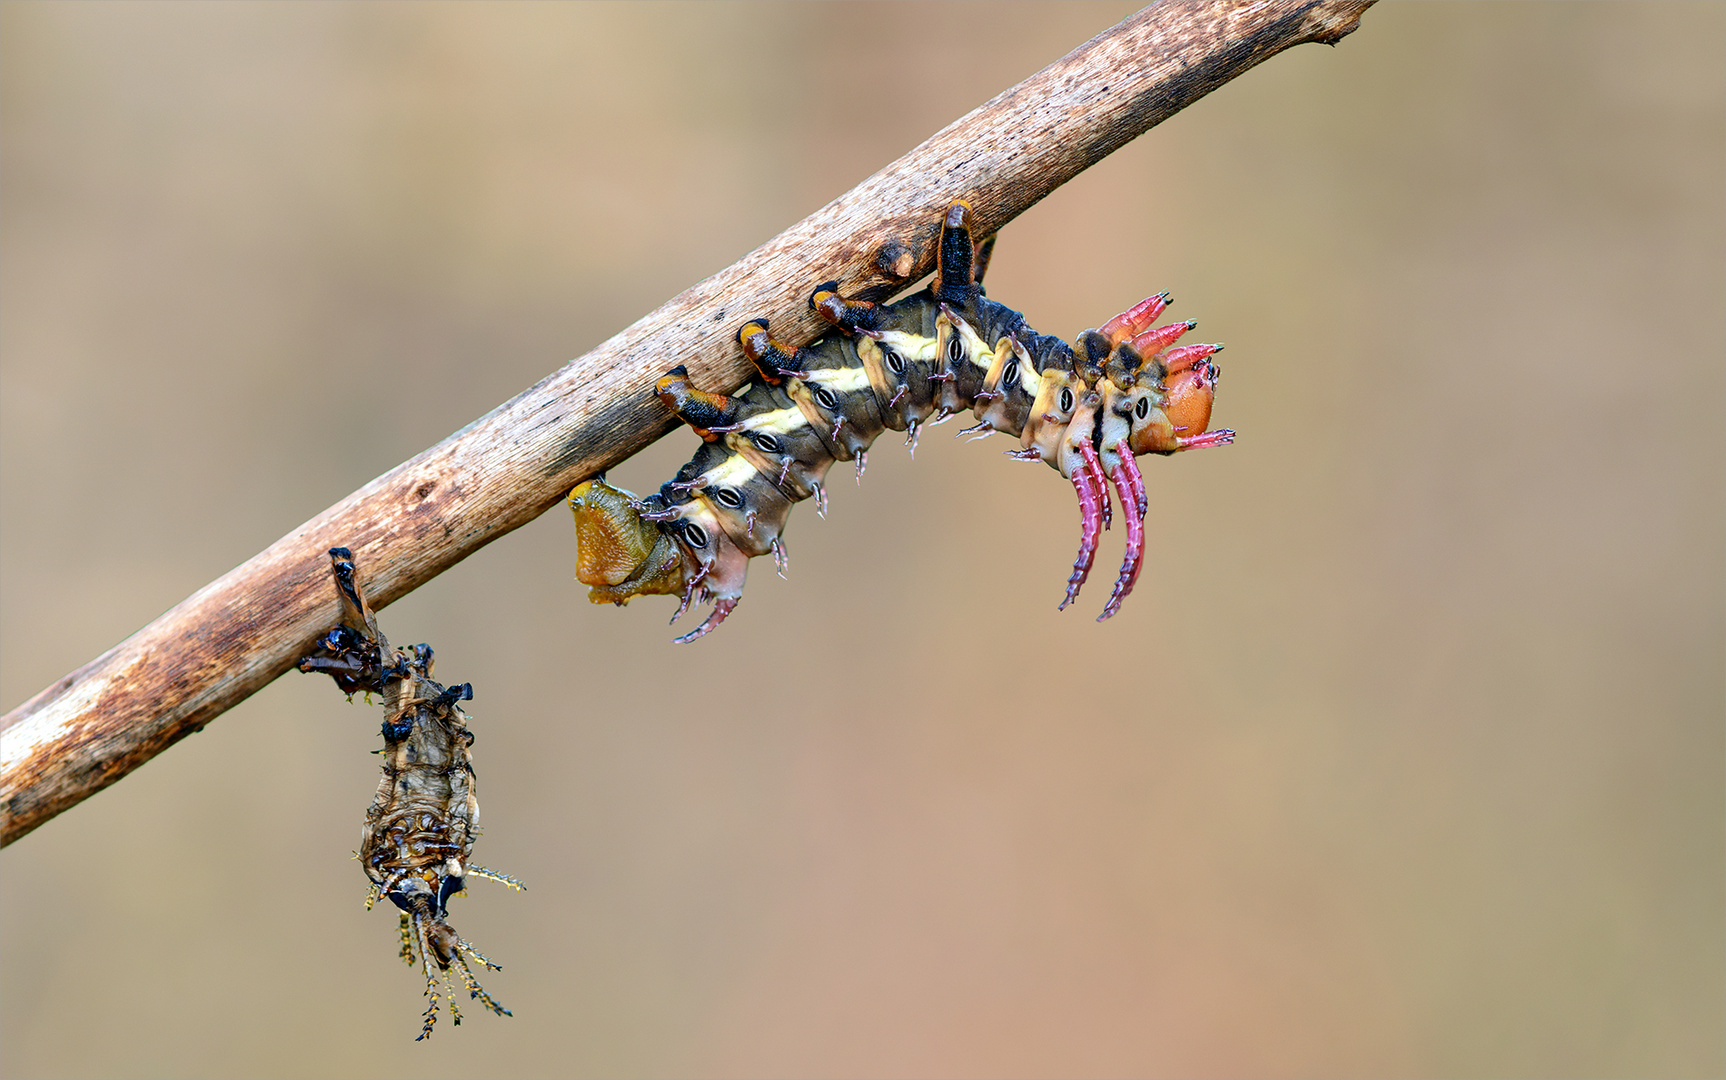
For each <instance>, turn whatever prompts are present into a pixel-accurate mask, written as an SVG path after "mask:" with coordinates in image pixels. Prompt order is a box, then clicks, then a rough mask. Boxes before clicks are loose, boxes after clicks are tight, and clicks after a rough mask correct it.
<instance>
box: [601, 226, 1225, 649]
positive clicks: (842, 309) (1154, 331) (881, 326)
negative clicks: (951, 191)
mask: <svg viewBox="0 0 1726 1080" xmlns="http://www.w3.org/2000/svg"><path fill="white" fill-rule="evenodd" d="M993 249H994V238H993V237H992V236H991V237H987V238H985V239H983V240H982V241H981V242H980V243H979V242H976V241H975V240H974V239H973V237H972V234H971V228H970V207H969V206H967V205H966V204H965V203H964V202H954V203H951V204H949V205H948V206H947V208H946V210H945V211H944V213H943V214H942V218H941V235H940V238H939V241H938V247H937V267H936V271H935V276H934V280H933V281H932V282H931V283H930V284H929V286H928V287H927V288H925V289H923V290H922V291H920V292H917V293H914V294H912V295H909V296H906V297H904V298H903V299H900V300H897V301H894V302H892V303H888V304H881V303H876V302H874V301H870V300H864V299H861V298H853V297H846V296H844V295H842V294H841V293H840V292H839V290H838V285H837V283H835V282H831V281H830V282H826V283H823V284H822V285H820V286H818V287H817V288H816V289H815V290H814V291H813V293H812V294H811V295H810V297H809V306H810V308H811V309H813V310H814V311H815V312H816V313H817V314H818V315H819V316H820V317H821V318H822V319H823V320H825V321H826V322H827V323H828V324H829V325H830V326H831V327H832V328H833V331H832V332H831V333H830V334H828V335H827V336H825V337H822V338H820V339H818V340H816V341H814V342H811V343H810V344H808V345H805V346H802V347H796V346H793V345H792V344H790V343H788V342H785V341H781V340H779V339H777V338H775V337H774V336H773V334H772V333H771V331H770V328H769V327H768V324H767V320H766V319H752V320H749V321H748V322H746V323H744V324H743V326H742V327H741V328H740V329H739V330H738V335H737V339H738V343H739V345H740V346H741V347H742V349H743V351H744V353H745V355H747V356H748V357H749V359H750V360H751V361H752V362H753V363H754V364H755V367H756V370H757V371H758V373H759V378H758V379H756V380H755V381H754V382H751V383H748V384H747V385H745V386H744V387H743V388H742V389H740V390H739V391H737V393H735V394H732V395H729V396H726V395H721V394H710V393H705V392H703V391H700V390H697V389H696V388H694V387H693V386H691V385H690V384H689V380H688V372H687V371H685V370H684V369H683V368H675V369H673V370H672V372H671V373H670V374H668V375H667V376H666V377H665V378H664V379H661V380H660V383H659V386H658V388H657V389H658V392H659V395H660V397H661V399H662V400H663V401H665V403H666V405H667V406H668V407H670V408H671V409H672V410H673V411H674V412H676V414H677V415H678V416H679V417H680V418H682V419H683V420H684V421H685V422H686V423H688V424H689V426H690V427H691V428H693V429H694V430H695V431H696V433H697V434H698V435H700V436H701V439H702V445H701V447H700V448H699V449H698V450H697V452H696V454H695V457H694V458H692V459H691V460H690V461H689V463H688V464H687V465H685V466H684V467H683V468H682V469H680V470H679V471H678V474H677V476H676V477H675V478H673V480H672V481H671V482H669V483H667V484H665V485H664V486H663V487H661V488H660V490H659V491H658V492H657V493H656V494H653V495H650V496H648V497H647V498H645V499H641V500H639V501H637V500H635V499H634V498H633V496H630V495H629V494H628V493H627V492H622V491H619V490H618V489H616V488H611V487H608V486H606V485H605V484H604V483H603V482H602V481H598V480H595V481H590V482H589V483H587V484H583V485H581V486H579V487H577V488H576V489H575V491H574V492H572V493H571V497H570V506H571V508H572V509H573V510H574V512H575V517H576V523H577V536H578V539H579V541H580V543H581V545H582V554H581V556H580V558H578V560H577V576H578V577H579V578H580V579H581V580H582V582H584V583H585V584H587V585H589V586H590V587H591V590H590V593H589V596H590V598H591V599H592V600H593V601H594V602H596V603H600V602H613V603H624V602H626V601H627V600H628V599H630V598H631V597H633V596H636V595H640V594H643V593H670V594H673V595H678V594H681V596H682V598H683V604H684V606H687V605H688V604H690V603H692V602H694V601H696V600H700V601H702V602H708V601H711V602H712V603H713V605H714V606H713V610H712V611H711V612H710V613H709V615H708V617H707V619H706V620H705V621H703V622H702V624H701V626H699V627H697V628H696V630H694V631H692V632H691V633H688V634H685V635H684V636H683V637H681V638H678V639H677V640H679V641H693V640H695V639H696V638H699V637H701V636H703V635H704V634H707V633H709V632H711V631H712V629H713V628H714V627H716V626H718V625H719V623H720V622H722V621H723V620H724V619H725V618H726V616H728V615H729V614H730V613H731V612H732V610H733V609H735V607H736V606H737V601H738V599H739V597H740V596H741V595H742V588H743V583H744V579H745V577H746V575H747V569H748V567H747V564H748V560H749V559H750V558H753V557H755V556H757V555H761V554H767V553H772V554H774V555H775V556H776V561H777V559H778V558H779V557H780V556H781V555H782V552H783V543H782V541H781V534H782V533H783V530H784V526H785V522H786V518H787V516H788V514H789V512H790V507H791V506H792V505H793V504H794V503H796V502H798V501H801V500H803V499H806V498H811V497H813V498H815V499H816V501H817V506H818V509H821V510H825V506H824V503H825V490H824V488H823V486H822V481H823V479H824V478H825V476H826V472H827V470H828V469H829V468H830V467H831V466H832V465H833V463H834V462H836V461H855V462H856V465H857V472H858V475H859V477H860V476H861V475H862V471H863V467H864V464H865V462H866V461H867V457H866V454H867V452H868V449H869V446H870V445H871V444H872V443H873V442H874V440H875V438H876V437H877V436H878V435H880V433H881V432H882V431H884V430H893V431H903V432H906V440H905V441H906V444H907V445H908V446H909V447H911V448H912V450H913V451H915V448H916V446H917V439H918V436H919V435H920V434H921V432H922V431H923V429H924V428H926V427H928V426H929V425H931V424H938V423H941V422H942V421H944V420H946V419H949V418H951V417H953V416H956V415H958V414H959V413H962V412H967V411H969V412H971V413H972V414H973V415H974V416H975V417H976V419H977V421H978V422H977V423H976V424H973V425H972V426H971V427H968V428H966V429H965V430H964V431H962V432H960V434H961V435H971V436H980V435H984V434H988V433H989V432H991V431H1000V432H1004V433H1006V434H1009V435H1013V436H1017V437H1018V439H1019V446H1020V449H1018V450H1015V451H1010V452H1009V453H1010V455H1011V456H1012V457H1014V458H1016V459H1019V460H1035V461H1042V462H1044V463H1045V464H1047V465H1049V466H1051V467H1052V468H1054V469H1055V470H1056V471H1058V472H1060V473H1061V475H1062V476H1064V477H1066V478H1067V479H1068V480H1069V481H1070V482H1071V483H1072V485H1073V490H1074V493H1075V495H1076V496H1077V498H1078V501H1079V516H1080V541H1079V554H1078V558H1077V559H1076V560H1075V562H1074V564H1073V573H1072V576H1071V577H1070V578H1069V580H1068V584H1067V591H1066V595H1065V597H1064V598H1063V600H1062V602H1061V606H1062V607H1063V608H1064V607H1066V606H1067V605H1068V604H1070V603H1072V601H1073V600H1074V599H1076V598H1077V596H1078V592H1079V588H1080V586H1082V585H1083V584H1084V581H1085V579H1086V576H1087V574H1088V573H1089V571H1090V568H1091V565H1092V563H1093V561H1094V559H1095V556H1096V549H1097V544H1098V542H1099V539H1100V536H1101V534H1102V531H1103V530H1104V529H1106V528H1108V527H1109V525H1110V523H1111V521H1112V519H1113V510H1112V505H1113V502H1112V499H1111V496H1110V492H1111V490H1113V492H1114V493H1115V495H1116V496H1118V497H1119V499H1120V503H1121V510H1122V512H1123V513H1124V514H1125V515H1126V529H1125V531H1126V533H1127V537H1126V553H1125V557H1124V558H1123V560H1122V563H1121V571H1120V574H1119V576H1118V577H1117V578H1116V581H1115V586H1114V590H1113V592H1112V593H1111V595H1110V597H1109V600H1108V603H1107V605H1106V606H1105V607H1104V609H1103V615H1102V617H1103V618H1108V617H1109V616H1111V615H1113V614H1115V613H1116V612H1117V611H1119V610H1120V607H1121V602H1122V601H1123V600H1124V599H1125V598H1126V596H1127V595H1128V594H1129V593H1130V592H1131V591H1132V589H1133V586H1134V585H1135V583H1136V582H1137V580H1138V576H1139V574H1140V572H1141V569H1142V566H1143V562H1144V558H1145V533H1144V518H1145V515H1146V513H1147V511H1148V509H1149V505H1150V500H1149V497H1148V495H1147V493H1146V489H1145V482H1144V478H1143V476H1142V475H1141V474H1140V472H1139V468H1138V465H1137V463H1136V462H1135V460H1134V457H1135V455H1137V454H1159V455H1167V454H1173V453H1177V452H1179V451H1181V450H1188V449H1198V448H1201V447H1208V446H1221V445H1224V444H1226V443H1229V442H1231V441H1233V439H1234V433H1233V432H1232V431H1209V430H1208V428H1209V425H1210V412H1211V404H1212V400H1213V398H1214V396H1215V391H1216V381H1217V368H1216V365H1215V364H1214V363H1212V362H1211V361H1210V357H1211V356H1212V355H1213V354H1214V353H1215V352H1216V351H1217V350H1218V349H1220V348H1221V346H1218V345H1186V346H1176V345H1175V342H1176V341H1177V340H1179V339H1180V338H1181V336H1182V335H1184V334H1186V333H1187V332H1189V331H1191V330H1192V329H1193V328H1194V326H1195V325H1196V324H1195V323H1193V322H1178V323H1170V324H1168V325H1165V326H1157V325H1155V324H1156V321H1157V319H1158V318H1159V317H1160V316H1161V314H1162V313H1163V311H1164V309H1165V308H1166V307H1167V306H1168V304H1169V294H1168V293H1166V292H1163V293H1157V294H1156V295H1154V296H1149V297H1146V298H1145V299H1144V300H1141V301H1140V302H1139V303H1137V304H1134V305H1133V306H1131V307H1129V308H1128V309H1127V310H1125V311H1123V312H1121V313H1120V314H1118V315H1116V316H1115V317H1113V318H1111V319H1109V320H1108V321H1107V322H1105V323H1103V325H1102V327H1101V328H1100V329H1098V330H1089V331H1086V332H1084V333H1083V334H1080V335H1079V337H1078V338H1077V339H1075V342H1074V344H1073V345H1070V346H1069V345H1068V344H1066V343H1065V342H1063V341H1061V340H1059V339H1057V338H1054V337H1050V336H1048V335H1045V334H1040V333H1038V332H1037V331H1036V330H1034V329H1032V328H1031V327H1030V326H1029V325H1027V324H1026V322H1025V319H1024V316H1022V315H1020V314H1019V313H1018V312H1016V311H1014V310H1012V309H1011V308H1008V307H1005V306H1004V305H1002V304H999V303H996V302H995V301H993V300H990V299H988V298H987V297H985V296H984V295H983V291H982V289H981V287H980V285H979V281H980V279H981V278H982V275H983V272H984V270H985V269H986V268H987V266H988V263H989V259H990V256H991V254H992V253H993ZM589 546H591V547H592V548H593V553H592V554H591V555H590V554H589V553H588V548H589ZM680 613H681V609H680Z"/></svg>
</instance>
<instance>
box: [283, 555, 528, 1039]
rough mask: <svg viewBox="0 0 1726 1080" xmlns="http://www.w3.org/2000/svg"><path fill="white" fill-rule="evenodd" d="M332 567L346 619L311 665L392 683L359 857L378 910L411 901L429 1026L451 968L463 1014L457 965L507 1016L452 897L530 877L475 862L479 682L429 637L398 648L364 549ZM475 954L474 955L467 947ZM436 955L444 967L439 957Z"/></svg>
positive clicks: (344, 680)
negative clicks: (438, 672)
mask: <svg viewBox="0 0 1726 1080" xmlns="http://www.w3.org/2000/svg"><path fill="white" fill-rule="evenodd" d="M330 569H331V571H332V572H333V573H334V575H335V579H336V593H337V595H338V596H340V597H341V604H342V619H341V622H340V623H338V624H337V625H336V627H335V629H333V630H331V631H330V632H329V633H328V634H326V635H324V636H323V638H321V639H320V640H319V641H318V646H317V651H316V652H314V653H312V654H311V655H310V656H307V657H306V658H305V659H303V660H301V661H300V663H299V668H300V670H301V671H305V672H316V671H322V672H324V673H326V674H328V675H329V676H330V677H331V678H333V679H335V681H336V686H337V687H339V688H340V689H341V691H342V692H343V693H344V694H348V695H352V694H353V693H354V692H356V691H361V692H364V693H366V694H373V693H376V694H381V695H382V696H383V703H384V708H385V709H386V710H388V714H389V715H388V717H387V718H386V719H385V720H384V724H383V736H384V748H383V750H381V751H379V753H381V754H383V756H384V763H383V773H384V774H383V779H382V780H381V781H379V783H378V791H377V795H376V796H375V797H373V799H372V805H371V807H370V808H369V809H367V810H366V821H365V824H364V825H362V826H361V827H360V850H359V852H358V855H357V857H358V859H359V860H360V865H361V866H363V867H364V868H365V872H366V877H367V878H369V879H370V880H371V888H370V890H369V891H368V892H367V893H366V909H367V910H368V911H369V910H370V909H371V907H372V905H373V904H374V903H376V902H377V901H378V899H379V898H380V897H388V898H389V900H390V902H391V903H393V904H395V906H396V907H398V908H400V909H401V913H402V914H401V947H402V948H401V956H402V959H403V960H405V961H406V962H407V963H408V964H409V965H410V966H412V965H413V964H415V963H418V964H419V966H420V969H421V970H422V971H423V972H424V973H425V977H426V996H427V997H428V998H430V1001H429V1002H427V1004H426V1011H425V1026H424V1027H422V1028H421V1029H420V1034H419V1037H420V1038H421V1039H423V1038H425V1037H426V1036H427V1035H430V1034H431V1030H432V1025H433V1024H434V1023H436V1022H437V1012H438V982H439V976H440V975H441V976H442V983H443V988H444V992H445V994H446V995H447V996H448V998H449V1007H450V1014H451V1015H452V1017H453V1018H454V1020H455V1022H456V1023H457V1024H459V1023H461V1008H460V1007H459V1006H458V1005H457V1004H456V999H455V990H454V987H453V986H452V985H451V983H450V967H451V965H454V966H455V967H456V968H457V970H458V973H459V974H460V976H461V981H462V984H463V986H465V987H466V989H467V991H468V996H469V997H471V998H475V999H478V1000H479V1001H480V1002H481V1003H482V1004H484V1005H485V1007H486V1008H488V1009H490V1010H491V1011H492V1012H494V1013H497V1014H498V1015H499V1016H508V1015H510V1012H509V1010H508V1009H506V1008H504V1007H503V1006H502V1005H499V1004H498V1003H497V1001H496V1000H494V999H493V998H492V996H491V995H490V994H488V993H486V992H485V989H484V988H483V987H481V986H480V984H479V980H478V979H476V978H474V974H473V970H472V969H471V968H470V967H469V966H468V962H467V957H469V956H471V957H473V958H474V959H475V960H478V961H479V962H480V963H481V964H482V965H484V966H485V967H488V968H491V969H493V970H497V971H501V970H502V968H499V967H498V966H497V965H496V964H494V963H492V962H491V961H490V960H487V959H486V958H485V956H483V955H482V954H481V953H480V952H479V950H477V949H475V948H474V947H473V946H472V945H469V944H468V943H467V942H466V941H464V940H462V937H461V935H459V934H457V933H456V932H455V929H454V928H453V927H452V926H450V924H449V918H448V917H449V900H450V897H452V896H455V895H456V894H457V893H460V892H462V891H463V889H464V887H465V885H466V881H467V877H468V875H470V874H471V875H473V876H475V877H483V878H491V879H492V880H494V881H501V882H503V883H504V884H506V885H509V886H511V887H512V888H517V889H519V888H522V884H521V882H519V881H517V880H515V879H514V878H512V877H509V876H508V875H506V874H495V873H493V872H491V871H490V870H487V869H485V868H483V867H479V866H474V865H473V864H472V863H470V862H468V858H469V856H471V855H472V854H473V845H474V841H475V840H476V839H478V837H479V798H478V796H477V795H476V793H475V791H474V771H473V755H472V754H471V753H470V751H469V748H470V747H472V746H473V732H471V731H469V730H468V729H467V727H466V726H465V725H464V724H463V723H462V721H463V720H464V719H465V716H464V715H463V713H462V710H461V706H460V705H458V704H457V703H458V702H462V701H471V700H472V699H473V687H472V686H471V685H469V684H467V683H462V684H461V685H460V686H451V687H444V686H443V685H441V684H439V683H437V682H434V681H433V680H432V677H431V675H432V650H431V646H429V645H415V646H414V647H413V648H412V649H405V650H404V649H397V648H395V647H394V646H392V645H391V644H390V643H389V641H388V639H386V638H385V637H384V634H383V631H382V630H380V629H379V628H378V620H377V616H376V615H374V614H373V613H372V609H371V607H370V605H368V604H367V603H366V598H365V594H364V593H362V592H361V591H360V583H359V576H358V573H357V571H356V570H355V569H354V557H353V554H352V553H351V552H350V551H348V549H347V548H331V549H330ZM464 954H465V955H464ZM433 965H436V970H434V969H433Z"/></svg>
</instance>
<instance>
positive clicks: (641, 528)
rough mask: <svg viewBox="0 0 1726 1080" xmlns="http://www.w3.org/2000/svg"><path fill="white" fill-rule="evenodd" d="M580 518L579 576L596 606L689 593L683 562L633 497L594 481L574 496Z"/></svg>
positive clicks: (572, 506)
mask: <svg viewBox="0 0 1726 1080" xmlns="http://www.w3.org/2000/svg"><path fill="white" fill-rule="evenodd" d="M569 508H570V510H571V511H573V512H574V514H575V544H576V555H575V576H576V578H577V579H578V580H580V582H581V583H582V584H583V585H587V586H589V589H588V594H587V596H588V599H589V600H591V601H593V602H594V603H596V604H618V605H623V604H627V603H629V601H630V598H631V597H635V596H642V595H649V596H651V595H662V594H670V595H672V596H676V595H678V594H680V593H682V592H683V559H682V557H681V555H680V553H679V552H678V550H677V546H676V545H675V544H674V543H672V541H671V539H670V538H669V537H668V536H666V535H665V533H664V531H662V530H661V529H660V528H659V527H658V526H657V525H655V524H654V523H653V522H651V521H646V520H643V518H642V516H641V511H640V510H639V509H638V503H637V501H636V499H635V497H634V496H633V495H631V494H630V493H629V492H627V491H624V490H623V489H622V488H614V487H612V486H611V485H610V484H607V483H606V482H605V481H604V480H603V479H600V478H597V477H596V478H594V479H592V480H589V481H587V482H586V483H584V484H577V485H576V487H575V489H574V490H573V491H571V492H570V493H569Z"/></svg>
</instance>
